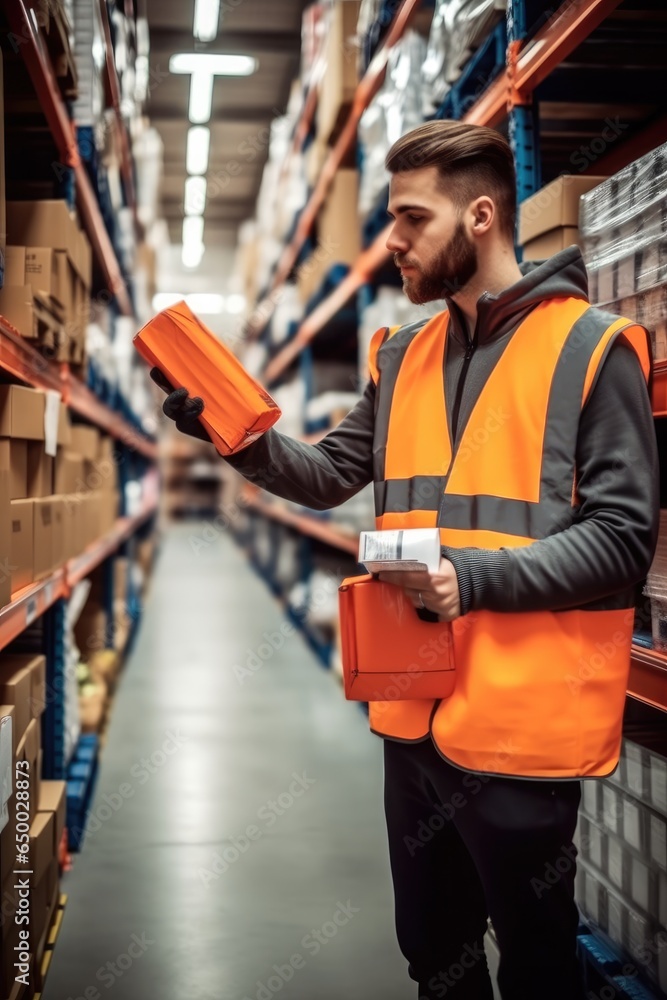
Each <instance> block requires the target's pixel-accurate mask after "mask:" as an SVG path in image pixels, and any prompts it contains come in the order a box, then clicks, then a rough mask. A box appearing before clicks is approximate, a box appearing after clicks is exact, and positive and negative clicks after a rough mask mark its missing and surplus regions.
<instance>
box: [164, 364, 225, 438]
mask: <svg viewBox="0 0 667 1000" xmlns="http://www.w3.org/2000/svg"><path fill="white" fill-rule="evenodd" d="M149 374H150V377H151V378H152V379H153V381H154V382H155V384H156V385H158V386H159V387H160V389H162V391H163V392H166V393H167V394H168V395H167V398H166V399H165V401H164V403H163V404H162V412H163V413H164V414H165V416H167V417H169V418H170V420H173V421H174V423H175V424H176V428H177V430H179V431H181V433H182V434H189V435H190V437H196V438H199V440H200V441H210V440H211V438H210V437H209V435H208V433H207V432H206V428H205V427H204V425H203V424H202V422H201V420H200V419H199V417H200V416H201V414H202V413H203V411H204V400H203V399H201V398H200V397H199V396H194V397H193V398H190V396H189V395H188V390H187V389H174V387H173V385H172V384H171V382H169V381H168V379H167V378H166V377H165V376H164V375H163V374H162V372H161V371H160V369H159V368H151V370H150V373H149Z"/></svg>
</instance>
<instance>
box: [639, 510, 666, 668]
mask: <svg viewBox="0 0 667 1000" xmlns="http://www.w3.org/2000/svg"><path fill="white" fill-rule="evenodd" d="M644 593H645V594H646V596H647V597H649V598H650V599H651V629H652V633H653V648H654V649H659V650H660V651H661V652H663V653H664V652H667V510H661V511H660V533H659V534H658V547H657V549H656V552H655V555H654V557H653V562H652V564H651V569H650V570H649V573H648V577H647V579H646V586H645V588H644Z"/></svg>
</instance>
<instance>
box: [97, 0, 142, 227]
mask: <svg viewBox="0 0 667 1000" xmlns="http://www.w3.org/2000/svg"><path fill="white" fill-rule="evenodd" d="M99 8H100V19H101V21H102V25H103V28H104V47H105V49H106V57H105V64H106V76H107V86H108V89H109V96H110V98H111V106H112V108H113V110H114V113H115V115H116V124H117V126H118V140H119V143H120V155H121V174H122V177H123V183H124V185H125V195H126V197H127V200H128V202H129V205H130V208H131V209H132V214H133V215H134V218H135V221H136V218H137V202H136V197H135V193H134V178H133V175H132V161H131V157H130V140H129V137H128V134H127V129H126V128H125V122H124V120H123V115H122V112H121V108H120V88H119V86H118V75H117V73H116V66H115V64H114V61H113V44H112V41H111V26H110V24H109V14H108V10H107V5H106V0H99Z"/></svg>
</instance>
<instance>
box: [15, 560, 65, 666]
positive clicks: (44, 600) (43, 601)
mask: <svg viewBox="0 0 667 1000" xmlns="http://www.w3.org/2000/svg"><path fill="white" fill-rule="evenodd" d="M64 594H65V573H64V570H62V569H59V570H58V571H57V572H55V573H52V574H51V576H49V577H47V579H45V580H41V581H40V582H39V583H31V584H30V586H28V587H23V588H22V589H21V590H17V591H15V592H14V593H13V594H12V600H11V603H10V604H6V605H5V607H4V608H1V609H0V649H4V648H5V647H6V646H8V645H9V643H10V642H13V641H14V639H16V638H17V637H18V636H19V635H20V634H21V632H23V631H24V629H26V628H27V627H28V625H30V624H31V623H32V622H33V621H34V620H35V618H39V616H40V615H43V614H44V612H45V611H48V609H49V608H50V607H51V605H52V604H53V603H54V602H55V601H57V600H58V598H59V597H63V596H64Z"/></svg>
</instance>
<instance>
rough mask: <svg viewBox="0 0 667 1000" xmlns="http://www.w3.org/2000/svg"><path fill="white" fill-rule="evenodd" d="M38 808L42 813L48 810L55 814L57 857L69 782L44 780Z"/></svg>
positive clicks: (55, 850) (54, 835)
mask: <svg viewBox="0 0 667 1000" xmlns="http://www.w3.org/2000/svg"><path fill="white" fill-rule="evenodd" d="M37 810H38V812H40V813H42V812H47V813H51V814H52V815H53V823H54V828H53V853H54V856H55V857H57V856H58V849H59V847H60V840H61V838H62V835H63V830H64V829H65V819H66V815H67V782H65V781H42V782H41V783H40V786H39V799H38V801H37Z"/></svg>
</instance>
